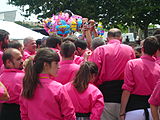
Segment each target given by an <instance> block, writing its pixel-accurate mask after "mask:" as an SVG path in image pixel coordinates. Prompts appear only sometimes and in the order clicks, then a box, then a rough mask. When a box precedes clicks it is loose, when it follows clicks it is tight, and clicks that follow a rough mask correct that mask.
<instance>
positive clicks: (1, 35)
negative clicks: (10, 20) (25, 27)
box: [0, 29, 9, 67]
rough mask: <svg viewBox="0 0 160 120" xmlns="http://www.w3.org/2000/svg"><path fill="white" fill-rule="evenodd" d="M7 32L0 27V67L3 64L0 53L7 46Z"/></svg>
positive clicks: (0, 53)
mask: <svg viewBox="0 0 160 120" xmlns="http://www.w3.org/2000/svg"><path fill="white" fill-rule="evenodd" d="M8 43H9V33H8V32H7V31H5V30H2V29H0V67H1V66H2V64H3V61H2V55H3V51H4V50H5V49H6V48H8Z"/></svg>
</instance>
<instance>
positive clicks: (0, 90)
mask: <svg viewBox="0 0 160 120" xmlns="http://www.w3.org/2000/svg"><path fill="white" fill-rule="evenodd" d="M9 98H10V97H9V94H8V92H7V89H6V87H5V86H4V85H3V83H1V82H0V100H9Z"/></svg>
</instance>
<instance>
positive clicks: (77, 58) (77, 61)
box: [74, 55, 84, 65]
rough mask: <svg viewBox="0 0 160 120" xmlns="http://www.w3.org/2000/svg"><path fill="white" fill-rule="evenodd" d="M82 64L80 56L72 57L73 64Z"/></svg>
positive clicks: (82, 59) (82, 60)
mask: <svg viewBox="0 0 160 120" xmlns="http://www.w3.org/2000/svg"><path fill="white" fill-rule="evenodd" d="M83 62H84V58H83V57H80V56H77V55H75V56H74V63H76V64H78V65H80V64H81V63H83Z"/></svg>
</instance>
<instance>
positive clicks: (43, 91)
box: [20, 74, 75, 120]
mask: <svg viewBox="0 0 160 120" xmlns="http://www.w3.org/2000/svg"><path fill="white" fill-rule="evenodd" d="M39 77H40V82H41V84H42V86H40V85H38V86H37V88H36V90H35V92H34V96H33V98H31V99H26V98H24V97H21V103H20V110H21V118H22V120H75V113H74V107H73V104H72V102H71V100H70V98H69V96H68V94H67V92H66V91H65V90H64V88H63V87H62V85H61V84H60V83H58V82H56V81H54V80H51V79H50V78H49V77H50V76H49V75H47V74H40V75H39Z"/></svg>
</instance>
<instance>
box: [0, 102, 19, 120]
mask: <svg viewBox="0 0 160 120" xmlns="http://www.w3.org/2000/svg"><path fill="white" fill-rule="evenodd" d="M0 120H21V117H20V106H19V105H17V104H8V103H3V105H2V110H1V114H0Z"/></svg>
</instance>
